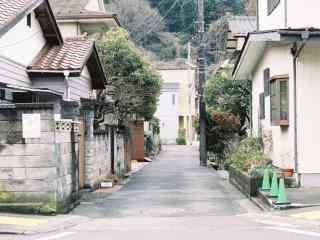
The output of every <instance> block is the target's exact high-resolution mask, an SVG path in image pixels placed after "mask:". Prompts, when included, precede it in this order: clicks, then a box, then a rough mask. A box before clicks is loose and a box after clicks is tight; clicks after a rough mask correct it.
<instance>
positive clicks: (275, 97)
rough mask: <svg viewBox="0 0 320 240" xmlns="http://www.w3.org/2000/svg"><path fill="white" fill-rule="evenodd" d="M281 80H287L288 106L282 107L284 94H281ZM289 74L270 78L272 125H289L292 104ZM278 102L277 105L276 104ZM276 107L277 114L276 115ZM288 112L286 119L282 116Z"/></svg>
mask: <svg viewBox="0 0 320 240" xmlns="http://www.w3.org/2000/svg"><path fill="white" fill-rule="evenodd" d="M281 82H286V84H287V85H286V98H287V99H286V103H287V104H286V105H287V106H286V108H287V109H285V110H283V109H282V102H281V98H282V94H281ZM274 91H275V92H274ZM289 99H290V97H289V75H288V74H285V75H276V76H273V77H272V78H271V79H270V121H271V125H272V126H282V127H288V126H289V122H290V119H289V115H290V104H289ZM274 104H276V106H274ZM274 109H276V113H277V115H276V116H274V115H273V113H274V111H275V110H274ZM283 111H284V112H286V119H285V118H283V117H282V113H283Z"/></svg>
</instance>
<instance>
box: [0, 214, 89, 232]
mask: <svg viewBox="0 0 320 240" xmlns="http://www.w3.org/2000/svg"><path fill="white" fill-rule="evenodd" d="M87 221H89V219H88V218H86V217H83V216H82V217H80V216H72V215H57V216H38V215H22V214H1V215H0V234H38V233H47V232H53V231H61V230H64V229H67V228H70V227H73V226H76V225H78V224H81V223H85V222H87Z"/></svg>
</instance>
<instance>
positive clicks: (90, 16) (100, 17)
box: [50, 0, 120, 38]
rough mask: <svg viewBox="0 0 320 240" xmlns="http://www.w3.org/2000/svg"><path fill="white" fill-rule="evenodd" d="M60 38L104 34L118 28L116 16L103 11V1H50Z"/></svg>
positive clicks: (118, 23)
mask: <svg viewBox="0 0 320 240" xmlns="http://www.w3.org/2000/svg"><path fill="white" fill-rule="evenodd" d="M50 3H51V5H52V9H53V11H54V14H55V17H56V19H57V22H58V24H59V27H60V29H61V33H62V36H63V37H64V38H66V37H75V36H79V35H83V34H88V35H94V34H97V33H105V32H107V31H108V30H110V28H112V27H119V26H120V22H119V20H118V18H117V15H116V14H113V13H109V12H107V10H106V9H105V5H104V2H103V0H50Z"/></svg>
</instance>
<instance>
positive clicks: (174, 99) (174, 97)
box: [172, 94, 176, 106]
mask: <svg viewBox="0 0 320 240" xmlns="http://www.w3.org/2000/svg"><path fill="white" fill-rule="evenodd" d="M174 105H176V95H175V94H172V106H174Z"/></svg>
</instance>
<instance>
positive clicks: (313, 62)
mask: <svg viewBox="0 0 320 240" xmlns="http://www.w3.org/2000/svg"><path fill="white" fill-rule="evenodd" d="M319 56H320V43H319V42H318V43H317V42H308V43H307V45H306V47H305V48H304V50H303V52H302V55H301V58H299V61H298V66H297V79H298V80H297V94H298V99H297V102H298V106H297V108H298V143H299V151H298V152H299V160H300V161H299V165H300V170H301V172H302V173H313V174H314V173H320V160H319V157H318V156H319V151H318V150H319V146H320V138H319V136H320V125H319V123H320V113H319V109H318V107H319V104H318V103H319V102H320V94H319V91H320V79H319V75H320V70H319V65H320V57H319Z"/></svg>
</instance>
